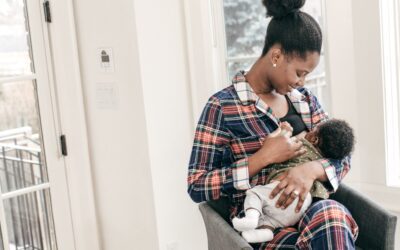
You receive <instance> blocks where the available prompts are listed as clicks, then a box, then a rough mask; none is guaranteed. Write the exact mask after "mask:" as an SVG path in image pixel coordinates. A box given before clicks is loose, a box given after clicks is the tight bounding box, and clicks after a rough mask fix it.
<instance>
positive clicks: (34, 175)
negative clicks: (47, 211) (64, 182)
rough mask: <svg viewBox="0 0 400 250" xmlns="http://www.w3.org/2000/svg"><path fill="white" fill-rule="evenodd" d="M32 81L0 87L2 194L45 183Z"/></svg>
mask: <svg viewBox="0 0 400 250" xmlns="http://www.w3.org/2000/svg"><path fill="white" fill-rule="evenodd" d="M35 84H36V83H35V81H21V82H12V83H4V84H2V85H1V90H0V117H1V118H2V119H0V187H1V191H2V193H3V194H4V193H7V192H11V191H14V190H18V189H21V188H25V187H29V186H33V185H37V184H41V183H45V182H48V177H47V168H46V164H45V158H44V154H43V153H44V152H42V150H41V136H40V135H41V133H40V132H41V131H40V123H39V112H38V107H37V103H38V102H37V96H36V89H35V87H34V85H35Z"/></svg>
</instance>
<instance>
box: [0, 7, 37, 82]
mask: <svg viewBox="0 0 400 250" xmlns="http://www.w3.org/2000/svg"><path fill="white" fill-rule="evenodd" d="M26 17H27V15H26V11H25V4H24V1H23V0H1V1H0V44H1V46H0V77H3V76H16V75H23V74H30V73H32V72H33V70H32V68H33V65H32V60H31V55H30V52H29V44H30V40H29V39H30V38H29V32H28V28H27V27H28V25H27V18H26Z"/></svg>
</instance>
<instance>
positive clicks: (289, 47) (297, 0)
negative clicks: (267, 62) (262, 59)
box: [262, 0, 322, 59]
mask: <svg viewBox="0 0 400 250" xmlns="http://www.w3.org/2000/svg"><path fill="white" fill-rule="evenodd" d="M304 3H305V0H263V4H264V6H265V7H266V8H267V17H272V19H271V21H270V23H269V24H268V28H267V34H266V36H265V42H264V48H263V51H262V56H264V55H265V54H267V53H268V51H269V49H270V48H271V47H272V46H274V45H275V44H280V45H281V47H282V51H283V53H285V54H288V55H297V56H300V57H301V58H303V59H306V56H307V52H317V53H318V54H320V53H321V46H322V32H321V28H320V27H319V25H318V23H317V22H316V21H315V19H314V18H313V17H311V16H310V15H309V14H307V13H305V12H302V11H300V8H301V7H303V5H304Z"/></svg>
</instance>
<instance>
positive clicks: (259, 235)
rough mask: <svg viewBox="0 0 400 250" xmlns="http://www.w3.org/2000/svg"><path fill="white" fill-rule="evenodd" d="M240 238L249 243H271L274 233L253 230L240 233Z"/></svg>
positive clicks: (264, 230)
mask: <svg viewBox="0 0 400 250" xmlns="http://www.w3.org/2000/svg"><path fill="white" fill-rule="evenodd" d="M242 237H243V238H244V239H245V240H246V241H247V242H249V243H260V242H267V241H271V240H272V239H273V238H274V233H273V232H272V231H271V230H270V229H267V228H265V229H253V230H249V231H244V232H242Z"/></svg>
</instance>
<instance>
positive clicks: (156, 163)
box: [75, 0, 207, 250]
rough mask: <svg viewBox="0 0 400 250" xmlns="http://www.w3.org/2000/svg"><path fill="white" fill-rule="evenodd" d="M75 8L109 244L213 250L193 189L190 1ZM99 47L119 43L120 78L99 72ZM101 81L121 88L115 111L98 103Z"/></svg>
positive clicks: (82, 4)
mask: <svg viewBox="0 0 400 250" xmlns="http://www.w3.org/2000/svg"><path fill="white" fill-rule="evenodd" d="M94 5H95V6H96V8H95V9H94V8H93V6H94ZM75 14H76V23H77V29H78V43H79V51H80V53H79V54H80V62H81V71H82V81H83V85H84V94H85V101H86V113H87V121H88V131H89V144H90V153H91V160H92V168H93V175H94V183H95V196H96V201H97V202H96V204H97V208H98V214H99V215H98V216H99V221H100V225H101V226H100V227H101V228H100V234H101V238H102V245H103V249H107V250H108V249H110V250H113V249H188V247H189V246H190V249H193V250H196V249H199V250H200V249H206V248H207V239H206V236H205V229H204V226H203V223H202V219H201V216H200V213H199V211H198V208H197V204H194V203H193V202H192V201H191V199H190V198H189V196H188V194H187V193H186V189H187V185H186V176H187V164H188V161H189V156H190V150H191V144H192V140H193V118H192V114H191V109H192V105H191V102H190V89H189V68H188V62H187V49H186V46H187V45H186V33H185V23H184V12H183V2H182V1H179V0H169V1H165V0H163V1H161V0H159V1H144V0H137V1H128V0H123V1H119V2H118V4H114V3H112V2H109V1H105V0H102V1H94V0H92V1H75ZM99 47H111V48H112V49H113V52H114V59H115V73H114V74H104V73H101V72H100V70H99V68H98V61H97V60H98V58H97V56H98V55H97V54H96V53H97V49H98V48H99ZM98 82H114V83H115V84H116V87H117V91H118V106H117V108H115V109H105V110H104V109H99V108H98V107H97V106H96V83H98ZM130 247H131V248H130Z"/></svg>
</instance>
